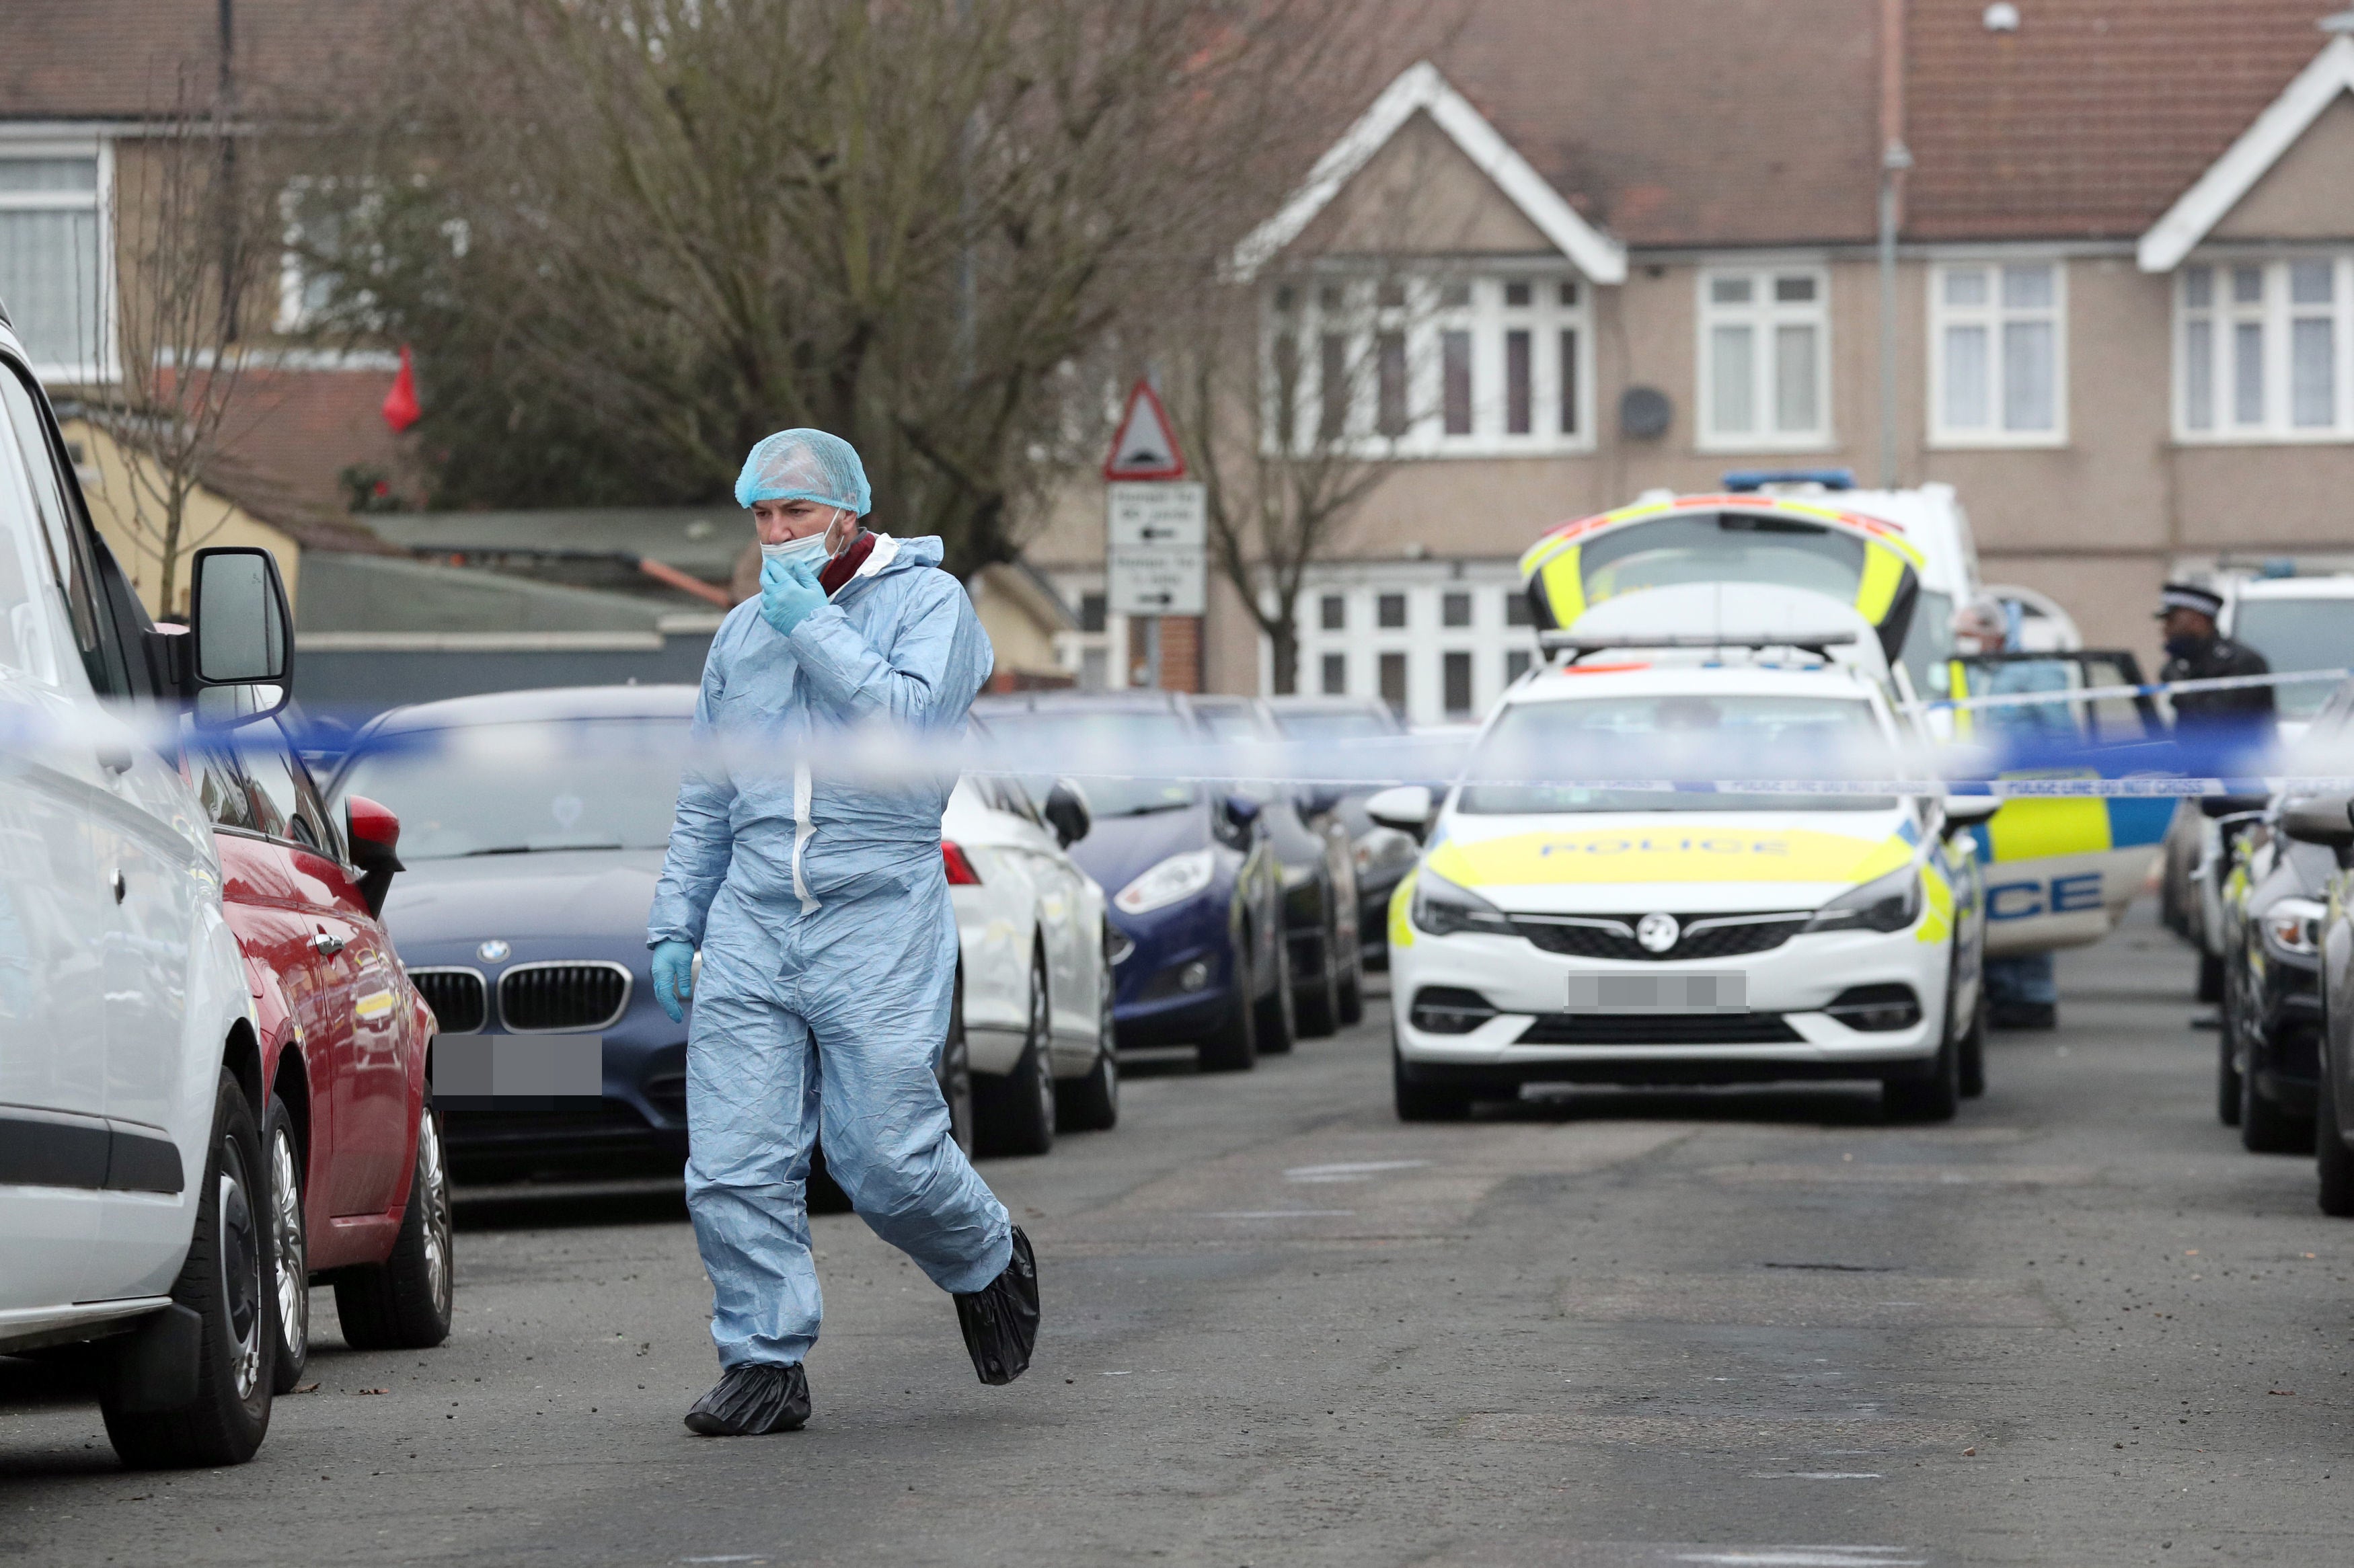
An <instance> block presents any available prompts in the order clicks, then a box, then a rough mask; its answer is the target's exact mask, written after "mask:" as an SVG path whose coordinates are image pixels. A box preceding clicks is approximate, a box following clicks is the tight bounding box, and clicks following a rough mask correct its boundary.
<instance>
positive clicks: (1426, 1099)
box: [1390, 1037, 1471, 1121]
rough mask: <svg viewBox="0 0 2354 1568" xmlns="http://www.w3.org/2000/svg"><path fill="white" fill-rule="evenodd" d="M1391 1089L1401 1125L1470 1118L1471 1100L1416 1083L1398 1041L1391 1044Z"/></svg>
mask: <svg viewBox="0 0 2354 1568" xmlns="http://www.w3.org/2000/svg"><path fill="white" fill-rule="evenodd" d="M1390 1086H1391V1090H1392V1092H1393V1093H1394V1095H1395V1097H1396V1100H1397V1117H1398V1120H1400V1121H1461V1120H1462V1119H1463V1118H1466V1117H1468V1116H1469V1115H1470V1114H1471V1097H1470V1096H1469V1095H1466V1094H1462V1093H1460V1092H1458V1091H1457V1090H1454V1089H1441V1088H1435V1087H1433V1086H1430V1085H1428V1084H1426V1083H1422V1082H1419V1081H1417V1079H1416V1076H1415V1072H1414V1069H1413V1068H1412V1067H1411V1066H1409V1065H1407V1063H1406V1059H1405V1053H1404V1052H1402V1051H1400V1050H1399V1049H1398V1047H1397V1041H1396V1039H1395V1037H1393V1038H1392V1039H1391V1041H1390Z"/></svg>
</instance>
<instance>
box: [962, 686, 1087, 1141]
mask: <svg viewBox="0 0 2354 1568" xmlns="http://www.w3.org/2000/svg"><path fill="white" fill-rule="evenodd" d="M976 727H978V726H976ZM1091 825H1092V824H1091V822H1090V821H1089V818H1088V814H1087V802H1086V799H1085V797H1084V796H1083V795H1081V794H1080V793H1079V791H1078V789H1077V788H1076V786H1074V785H1070V784H1057V785H1055V787H1054V789H1052V790H1051V791H1050V792H1049V794H1048V796H1047V798H1046V800H1044V802H1043V803H1041V802H1038V801H1035V800H1032V799H1031V796H1030V794H1029V791H1028V790H1026V789H1024V788H1023V784H1022V781H1021V780H1020V779H1015V778H1013V777H1011V776H1007V775H994V776H982V775H975V774H968V775H967V776H965V777H964V778H962V779H959V780H958V781H957V787H956V789H955V791H954V792H953V793H952V794H950V795H949V806H948V810H947V813H946V814H945V815H944V816H943V818H942V819H941V822H940V853H941V856H942V858H943V859H944V860H945V861H946V862H947V864H948V874H949V898H950V900H951V901H952V902H953V903H954V904H955V906H956V917H957V937H958V942H959V948H960V951H961V953H962V955H963V959H964V969H963V976H964V979H963V989H962V1008H963V1022H964V1038H965V1048H966V1052H967V1054H968V1058H969V1060H970V1065H971V1071H972V1080H973V1085H972V1089H973V1094H972V1099H973V1122H974V1128H973V1131H974V1137H975V1141H976V1142H977V1144H978V1145H979V1146H980V1147H981V1149H983V1150H990V1151H993V1152H999V1153H1006V1154H1044V1153H1045V1152H1046V1150H1049V1149H1051V1148H1053V1147H1054V1142H1055V1131H1056V1129H1057V1128H1060V1129H1061V1130H1064V1131H1072V1130H1086V1129H1094V1128H1108V1127H1110V1126H1111V1125H1112V1124H1113V1123H1115V1122H1116V1121H1118V1120H1119V1063H1118V1061H1117V1060H1116V1059H1115V1057H1114V1055H1113V1051H1114V1042H1113V1035H1112V1022H1111V1001H1112V965H1111V959H1110V956H1109V951H1108V948H1107V945H1106V944H1107V942H1108V940H1109V933H1108V928H1107V927H1106V925H1105V922H1104V892H1103V889H1102V888H1101V887H1099V886H1097V885H1096V882H1095V879H1094V878H1092V877H1090V876H1089V875H1087V873H1086V872H1084V871H1081V870H1080V869H1079V868H1078V866H1077V865H1076V863H1073V861H1072V860H1071V857H1070V856H1069V855H1068V854H1067V853H1065V851H1066V849H1067V848H1068V847H1069V846H1070V845H1071V844H1072V843H1074V842H1077V841H1078V840H1080V839H1082V838H1085V837H1086V836H1087V830H1088V828H1089V827H1090V826H1091Z"/></svg>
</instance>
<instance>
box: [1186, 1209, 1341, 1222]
mask: <svg viewBox="0 0 2354 1568" xmlns="http://www.w3.org/2000/svg"><path fill="white" fill-rule="evenodd" d="M1356 1212H1357V1211H1356V1210H1354V1209H1228V1210H1225V1212H1223V1213H1214V1214H1211V1215H1208V1216H1207V1217H1208V1218H1210V1219H1213V1220H1345V1219H1348V1218H1350V1217H1351V1216H1352V1215H1354V1214H1355V1213H1356Z"/></svg>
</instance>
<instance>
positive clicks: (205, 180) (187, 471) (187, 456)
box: [90, 84, 279, 613]
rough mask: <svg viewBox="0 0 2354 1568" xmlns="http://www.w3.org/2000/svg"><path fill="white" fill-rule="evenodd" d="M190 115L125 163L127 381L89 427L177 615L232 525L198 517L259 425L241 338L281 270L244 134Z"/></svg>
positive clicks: (221, 118)
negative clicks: (189, 585)
mask: <svg viewBox="0 0 2354 1568" xmlns="http://www.w3.org/2000/svg"><path fill="white" fill-rule="evenodd" d="M178 103H179V105H180V107H179V108H178V109H177V110H176V111H175V112H174V113H173V114H172V115H171V116H170V117H169V118H168V119H167V120H164V122H161V123H158V124H156V125H154V126H153V127H151V128H150V129H149V131H148V132H147V133H146V134H145V135H144V136H143V137H142V138H140V139H139V140H137V141H134V142H129V143H124V144H123V147H122V150H121V152H120V153H119V154H118V156H117V158H116V162H115V177H114V189H113V202H112V216H113V223H114V232H115V233H116V234H117V235H118V236H120V237H121V238H120V244H119V248H118V252H117V254H118V256H119V258H120V268H121V270H120V275H119V280H118V289H117V300H116V308H115V323H116V326H115V344H114V348H115V353H116V357H117V360H118V362H119V364H120V366H121V370H122V380H121V381H120V382H119V383H118V384H117V385H116V386H115V387H113V388H112V389H111V392H109V393H108V394H107V395H104V396H101V397H98V398H96V399H94V400H93V402H92V405H91V407H90V417H91V419H92V422H93V423H95V424H96V425H98V426H99V428H100V429H103V430H104V431H105V432H106V433H107V434H108V435H109V436H110V437H111V438H112V439H113V440H114V441H115V443H116V444H117V445H118V446H119V447H120V448H121V449H122V453H123V458H124V463H123V466H124V468H125V470H126V471H127V475H128V479H129V482H130V495H129V497H128V504H127V506H125V505H122V504H120V503H118V507H117V514H118V515H119V516H120V517H121V518H122V522H123V523H124V524H125V525H126V526H127V528H128V529H129V531H130V534H131V535H132V540H133V546H134V547H135V548H136V550H137V551H138V552H139V553H140V554H141V555H143V556H154V559H155V560H156V562H157V563H158V565H159V579H158V587H157V598H156V602H157V604H158V605H159V606H160V607H162V609H164V611H165V612H166V613H169V612H170V611H171V610H172V609H174V608H175V605H176V603H177V598H178V595H179V592H180V586H181V585H180V582H179V570H180V563H181V561H182V559H183V558H184V557H185V556H186V555H187V554H188V552H190V551H191V550H194V549H196V547H197V546H200V545H202V544H203V543H204V542H205V541H206V540H207V539H208V538H210V537H211V536H212V535H213V534H215V533H217V531H218V530H219V529H220V527H221V526H222V524H224V523H225V522H226V521H227V516H226V514H223V515H222V516H220V517H216V518H203V517H199V516H195V515H192V514H191V504H190V503H191V502H192V501H193V500H194V498H195V496H196V492H197V490H198V489H199V487H200V486H201V485H202V483H203V482H204V476H205V474H206V472H207V470H208V469H210V468H211V467H212V466H213V465H214V464H215V462H216V461H217V459H218V458H219V456H220V455H221V453H222V452H223V451H224V450H226V449H227V448H228V446H229V445H230V444H231V443H232V442H233V441H234V440H235V439H236V437H237V436H238V435H239V434H240V433H242V430H241V427H242V425H243V423H244V422H245V421H246V420H247V419H249V418H250V417H251V416H252V415H254V414H255V413H257V412H258V410H255V409H253V408H249V407H248V406H247V404H248V402H249V400H248V399H245V398H243V397H240V390H241V387H242V385H243V379H244V371H245V367H246V358H247V355H246V353H245V351H244V349H243V347H242V344H243V341H244V327H245V324H246V322H247V320H248V318H249V317H250V316H251V315H252V314H253V310H254V304H255V302H256V301H257V299H258V298H259V297H260V294H261V292H262V291H263V289H264V286H265V284H266V283H267V281H268V280H269V279H270V275H271V272H272V269H273V268H274V266H275V264H276V261H277V258H278V242H279V237H278V234H277V232H276V224H275V221H274V218H273V214H272V211H271V203H270V199H269V198H268V196H266V195H265V194H263V193H262V191H261V189H260V186H259V185H257V184H256V183H255V182H254V181H252V180H251V179H249V178H248V177H245V175H244V174H243V173H242V172H241V171H240V169H239V160H238V155H237V154H238V144H239V141H240V140H241V139H242V137H243V135H244V132H243V131H242V130H241V129H240V127H239V126H238V125H236V124H235V123H233V122H231V119H230V117H229V115H228V111H227V110H226V108H225V107H224V106H223V103H222V102H221V101H218V100H216V101H214V103H213V104H212V106H210V107H207V108H197V107H191V106H190V94H189V92H188V90H187V89H186V84H183V87H182V90H181V91H180V93H179V96H178Z"/></svg>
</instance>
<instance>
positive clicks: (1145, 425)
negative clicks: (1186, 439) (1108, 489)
mask: <svg viewBox="0 0 2354 1568" xmlns="http://www.w3.org/2000/svg"><path fill="white" fill-rule="evenodd" d="M1103 476H1104V477H1105V478H1106V479H1110V480H1126V479H1182V478H1184V477H1185V454H1184V453H1183V452H1182V451H1180V450H1178V448H1177V431H1176V429H1175V427H1173V426H1172V425H1171V424H1170V423H1169V411H1168V410H1167V409H1166V408H1162V407H1161V399H1160V397H1157V396H1156V395H1155V394H1154V393H1153V390H1152V384H1151V383H1150V382H1149V381H1139V382H1138V383H1137V384H1136V385H1135V386H1134V387H1130V388H1129V393H1128V407H1127V408H1125V409H1123V410H1122V411H1121V413H1120V416H1119V430H1118V431H1117V432H1116V433H1115V434H1114V435H1113V436H1112V439H1111V455H1110V456H1109V457H1108V458H1106V459H1105V460H1104V467H1103Z"/></svg>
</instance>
